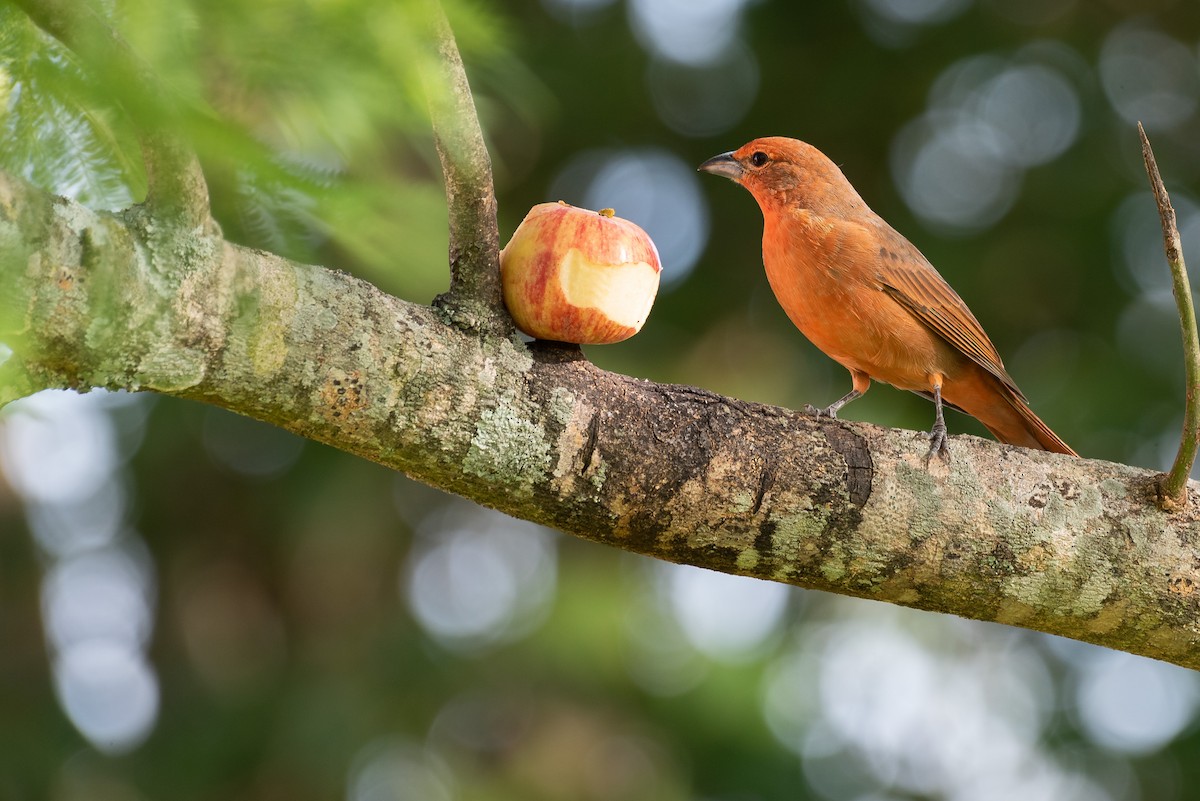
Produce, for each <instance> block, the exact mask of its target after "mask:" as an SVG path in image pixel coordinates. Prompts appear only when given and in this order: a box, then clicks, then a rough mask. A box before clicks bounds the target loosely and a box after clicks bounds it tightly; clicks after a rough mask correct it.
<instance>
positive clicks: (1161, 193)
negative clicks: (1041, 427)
mask: <svg viewBox="0 0 1200 801" xmlns="http://www.w3.org/2000/svg"><path fill="white" fill-rule="evenodd" d="M1138 135H1139V136H1140V137H1141V139H1142V160H1143V161H1145V162H1146V174H1147V175H1148V176H1149V177H1150V188H1151V189H1152V190H1153V191H1154V202H1155V203H1156V204H1157V205H1158V216H1159V219H1160V220H1161V221H1162V230H1163V249H1164V250H1165V251H1166V254H1167V263H1168V264H1169V265H1170V266H1171V284H1172V286H1171V288H1172V291H1173V292H1174V294H1175V305H1176V306H1178V307H1179V325H1180V328H1181V329H1182V333H1183V364H1184V374H1185V380H1186V387H1187V390H1186V392H1185V395H1184V412H1183V436H1182V437H1181V438H1180V441H1179V453H1178V454H1176V456H1175V464H1173V465H1172V466H1171V472H1169V473H1167V474H1166V475H1165V476H1163V477H1162V479H1161V480H1160V481H1159V484H1158V504H1159V506H1160V507H1162V508H1163V509H1164V510H1166V511H1174V510H1176V509H1181V508H1183V507H1184V506H1185V505H1186V504H1187V480H1188V476H1189V475H1190V474H1191V472H1192V465H1193V464H1195V462H1196V450H1197V446H1198V445H1200V404H1198V403H1197V400H1198V398H1197V395H1198V393H1200V336H1198V335H1197V333H1196V310H1195V308H1194V307H1193V305H1192V285H1191V283H1190V282H1189V281H1188V275H1187V267H1186V265H1185V264H1184V262H1183V244H1182V242H1181V241H1180V239H1179V226H1178V224H1177V223H1176V221H1175V209H1174V208H1172V206H1171V198H1170V197H1169V196H1168V195H1167V188H1166V187H1165V186H1163V182H1162V176H1160V175H1159V174H1158V164H1157V163H1156V162H1155V160H1154V151H1153V150H1151V149H1150V140H1149V139H1148V138H1146V131H1145V129H1143V128H1142V124H1141V123H1140V122H1139V123H1138Z"/></svg>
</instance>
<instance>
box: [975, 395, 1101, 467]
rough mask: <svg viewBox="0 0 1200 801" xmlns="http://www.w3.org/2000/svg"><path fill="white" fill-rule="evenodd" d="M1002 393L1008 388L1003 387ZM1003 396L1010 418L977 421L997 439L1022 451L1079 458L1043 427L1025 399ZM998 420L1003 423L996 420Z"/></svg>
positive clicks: (1006, 416)
mask: <svg viewBox="0 0 1200 801" xmlns="http://www.w3.org/2000/svg"><path fill="white" fill-rule="evenodd" d="M1005 389H1006V390H1007V389H1008V388H1007V387H1005ZM1003 395H1004V400H1005V401H1007V404H1008V406H1009V408H1011V409H1012V412H1013V413H1012V414H1009V415H1000V416H997V417H992V418H991V419H983V418H979V422H981V423H983V425H984V426H985V427H986V428H987V430H988V431H991V432H992V434H993V435H994V436H995V437H996V439H998V440H1000V441H1001V442H1007V443H1008V444H1010V445H1020V446H1022V447H1024V448H1038V449H1040V450H1043V451H1051V452H1053V453H1065V454H1067V455H1069V456H1078V455H1079V454H1077V453H1075V451H1074V450H1072V448H1071V446H1070V445H1068V444H1067V443H1065V442H1063V441H1062V439H1061V438H1060V437H1059V436H1058V434H1055V433H1054V432H1053V431H1051V430H1050V426H1048V425H1046V424H1045V423H1043V422H1042V420H1041V418H1040V417H1038V416H1037V415H1036V414H1034V413H1033V409H1030V408H1029V404H1027V403H1026V402H1025V399H1024V398H1022V397H1021V396H1020V395H1017V394H1016V393H1014V392H1012V391H1006V392H1004V393H1003ZM998 417H999V418H1003V419H998Z"/></svg>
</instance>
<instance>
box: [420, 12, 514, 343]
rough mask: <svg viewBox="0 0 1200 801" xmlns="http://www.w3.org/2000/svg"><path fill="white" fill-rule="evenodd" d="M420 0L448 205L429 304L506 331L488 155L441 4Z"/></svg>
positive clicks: (478, 326)
mask: <svg viewBox="0 0 1200 801" xmlns="http://www.w3.org/2000/svg"><path fill="white" fill-rule="evenodd" d="M426 2H427V7H428V12H429V18H430V25H431V27H432V28H433V38H434V40H435V41H436V44H437V55H438V57H437V59H436V60H435V63H432V64H428V65H426V69H425V84H426V88H427V93H428V95H429V113H430V117H431V120H432V123H433V133H434V141H435V143H436V145H437V151H438V158H439V159H440V161H441V164H442V176H443V178H444V180H445V184H446V203H447V206H448V208H449V211H450V290H449V291H448V292H447V293H446V294H444V295H442V296H441V297H439V298H438V299H437V301H435V305H437V306H438V307H440V308H442V309H444V310H445V311H446V312H447V313H448V314H449V315H450V318H451V319H452V320H453V321H454V322H455V323H457V324H459V325H462V326H464V327H465V328H468V329H472V330H480V331H488V332H492V333H499V334H501V335H507V334H510V333H512V331H513V328H512V319H511V318H510V317H509V316H508V312H507V311H505V309H504V303H503V301H502V300H501V297H500V234H499V230H498V227H497V223H496V195H495V191H494V189H493V185H492V160H491V156H490V155H489V154H488V150H487V145H486V144H485V143H484V140H483V131H482V129H481V128H480V127H479V117H478V115H476V113H475V102H474V100H473V98H472V96H471V88H470V86H469V85H468V83H467V73H466V69H465V68H464V67H463V62H462V57H461V56H460V55H459V52H458V45H457V44H456V43H455V41H454V32H453V31H452V30H451V29H450V23H449V22H448V21H447V20H446V15H445V12H443V11H442V7H441V4H440V3H439V2H437V0H426Z"/></svg>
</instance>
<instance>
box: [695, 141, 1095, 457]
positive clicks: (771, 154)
mask: <svg viewBox="0 0 1200 801" xmlns="http://www.w3.org/2000/svg"><path fill="white" fill-rule="evenodd" d="M699 170H700V171H701V172H706V173H711V174H714V175H720V176H723V177H725V178H728V179H730V180H732V181H733V182H734V183H737V184H740V185H741V186H742V187H743V188H745V189H747V190H749V192H750V194H751V195H752V196H753V197H754V199H755V200H756V201H758V205H759V208H760V209H761V210H762V213H763V239H762V258H763V266H764V267H765V268H766V273H767V280H768V282H769V283H770V285H771V289H772V291H773V292H774V293H775V297H776V299H777V300H778V301H779V304H780V305H781V306H782V307H783V310H784V311H785V312H787V315H788V317H789V318H790V319H791V321H792V323H793V324H795V326H796V327H797V328H798V329H800V332H801V333H802V334H804V336H806V337H807V338H808V339H809V340H810V341H811V342H812V343H813V344H814V345H816V346H817V348H818V349H820V350H821V351H822V352H823V353H825V354H826V355H827V356H829V357H830V358H832V359H833V360H834V361H836V362H837V363H839V364H841V365H842V366H843V367H845V368H846V369H847V370H849V371H850V379H851V390H850V391H849V392H848V393H846V395H844V396H843V397H841V398H840V399H838V400H836V401H834V402H833V403H832V404H830V405H829V406H828V407H826V408H824V409H815V408H812V407H809V410H810V411H812V412H815V413H817V414H819V415H821V416H824V417H830V418H836V417H837V415H838V412H839V411H840V410H841V409H842V408H843V407H845V405H846V404H848V403H850V402H851V401H853V400H855V399H857V398H860V397H862V395H863V393H865V392H866V391H867V390H868V389H869V388H870V386H871V382H872V381H881V382H883V383H886V384H891V385H892V386H894V387H896V388H898V389H902V390H909V391H912V392H915V393H917V394H919V395H923V396H925V397H926V398H928V399H930V400H932V401H933V403H934V407H935V412H934V423H933V427H932V429H931V430H930V432H929V442H930V447H929V453H928V455H927V457H926V459H927V460H928V459H929V458H932V457H933V456H934V454H937V455H939V456H942V457H946V456H948V455H949V443H948V441H947V429H946V422H945V418H944V416H943V412H942V407H943V405H946V406H950V407H952V408H955V409H958V410H959V411H962V412H965V413H967V414H969V415H971V416H972V417H974V418H975V419H977V420H979V422H981V423H983V425H984V426H985V427H986V428H987V429H988V431H990V432H991V433H992V434H993V435H994V436H995V437H996V438H997V439H998V440H1000V441H1001V442H1005V443H1008V444H1012V445H1019V446H1022V447H1026V448H1034V449H1040V450H1045V451H1052V452H1054V453H1063V454H1069V455H1072V456H1075V455H1077V454H1076V453H1075V451H1073V450H1072V449H1071V447H1070V446H1069V445H1067V444H1066V443H1065V442H1063V440H1062V439H1060V438H1059V437H1058V435H1057V434H1055V433H1054V432H1053V431H1051V430H1050V428H1049V426H1047V425H1046V424H1045V423H1043V422H1042V421H1041V419H1039V418H1038V416H1037V415H1036V414H1034V412H1033V410H1032V409H1030V408H1029V403H1028V401H1027V400H1026V399H1025V396H1024V395H1023V394H1022V393H1021V390H1020V389H1018V388H1017V385H1016V382H1015V381H1013V379H1012V376H1010V375H1009V374H1008V371H1007V370H1006V369H1005V368H1004V363H1003V362H1002V361H1001V359H1000V354H999V353H998V352H997V351H996V347H995V345H993V344H992V341H991V340H990V339H989V338H988V335H987V334H986V333H984V330H983V326H981V325H980V324H979V321H978V320H976V319H975V315H973V314H972V313H971V310H970V309H968V308H967V304H966V303H964V302H963V300H962V298H960V297H959V296H958V293H956V292H955V291H954V290H953V289H951V288H950V285H949V284H948V283H946V280H945V279H944V278H942V276H941V275H940V274H939V273H938V271H937V270H936V269H935V268H934V267H933V265H932V264H930V263H929V260H928V259H926V258H925V256H923V255H922V254H921V252H920V251H919V250H917V248H916V247H915V246H914V245H913V244H912V243H911V242H909V241H908V240H907V239H905V238H904V237H903V236H902V235H901V234H900V233H898V232H897V231H896V230H895V229H894V228H892V227H891V226H890V225H888V224H887V223H886V222H884V220H883V219H882V218H881V217H879V216H878V215H877V214H875V212H873V211H871V209H870V208H869V207H868V206H867V204H866V202H865V201H864V200H863V199H862V197H861V196H860V195H859V194H858V192H857V191H855V189H854V187H853V186H852V185H851V184H850V181H849V180H847V179H846V176H845V175H843V173H842V171H841V169H839V168H838V166H837V165H836V164H834V163H833V161H831V160H830V159H829V158H828V157H827V156H826V155H825V154H824V153H822V152H821V151H820V150H818V149H817V148H815V147H813V146H812V145H810V144H808V143H806V142H801V141H799V140H797V139H790V138H787V137H782V136H770V137H763V138H759V139H754V140H753V141H751V142H749V143H747V144H745V145H743V146H742V147H740V148H738V149H737V150H731V151H729V152H726V153H721V154H720V155H717V156H714V157H712V158H711V159H709V160H708V161H705V162H704V163H703V164H701V165H700V167H699Z"/></svg>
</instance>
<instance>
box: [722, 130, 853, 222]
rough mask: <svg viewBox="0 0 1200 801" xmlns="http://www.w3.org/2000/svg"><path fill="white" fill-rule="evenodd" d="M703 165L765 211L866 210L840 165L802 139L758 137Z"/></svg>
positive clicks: (833, 211) (822, 211)
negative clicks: (739, 187)
mask: <svg viewBox="0 0 1200 801" xmlns="http://www.w3.org/2000/svg"><path fill="white" fill-rule="evenodd" d="M699 169H700V171H701V172H710V173H712V174H713V175H723V176H725V177H726V178H728V179H729V180H731V181H733V182H734V183H737V184H741V185H742V186H744V187H745V188H746V189H747V190H749V192H750V194H752V195H754V199H755V200H757V201H758V205H759V206H761V207H762V209H763V211H767V210H768V209H770V208H774V207H783V206H787V207H791V208H803V209H812V210H813V211H817V212H820V213H823V214H832V213H836V214H846V213H849V212H852V211H856V210H858V209H859V208H860V207H861V208H863V209H865V208H866V204H865V203H863V200H862V198H860V197H859V195H858V193H857V192H856V191H854V187H852V186H851V185H850V182H849V181H847V180H846V176H844V175H842V171H841V170H839V169H838V166H837V165H836V164H834V163H833V162H832V161H830V160H829V158H828V157H827V156H826V155H825V154H824V153H822V152H821V151H820V150H817V149H816V148H815V147H813V146H812V145H810V144H807V143H806V142H801V141H800V140H798V139H788V138H787V137H783V136H766V137H763V138H761V139H755V140H753V141H751V142H747V143H746V144H744V145H742V146H741V147H739V148H738V149H737V150H731V151H729V152H728V153H722V154H720V155H719V156H713V157H712V158H711V159H709V160H708V161H706V162H704V163H703V164H701V165H700V168H699Z"/></svg>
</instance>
